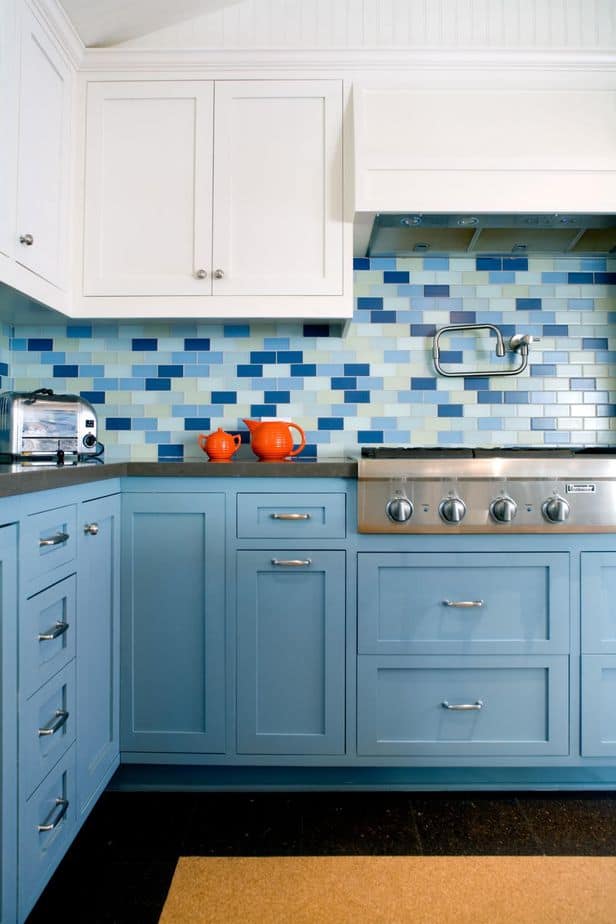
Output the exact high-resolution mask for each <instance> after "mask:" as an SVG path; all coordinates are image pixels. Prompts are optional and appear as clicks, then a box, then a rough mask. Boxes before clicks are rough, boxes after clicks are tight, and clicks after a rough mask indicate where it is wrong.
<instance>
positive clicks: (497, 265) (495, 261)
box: [476, 257, 503, 270]
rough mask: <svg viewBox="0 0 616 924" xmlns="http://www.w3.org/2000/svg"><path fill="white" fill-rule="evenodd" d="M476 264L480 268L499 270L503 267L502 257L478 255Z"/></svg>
mask: <svg viewBox="0 0 616 924" xmlns="http://www.w3.org/2000/svg"><path fill="white" fill-rule="evenodd" d="M476 266H477V269H478V270H499V269H502V268H503V261H502V258H501V257H477V259H476Z"/></svg>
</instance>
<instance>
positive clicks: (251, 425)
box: [242, 418, 260, 433]
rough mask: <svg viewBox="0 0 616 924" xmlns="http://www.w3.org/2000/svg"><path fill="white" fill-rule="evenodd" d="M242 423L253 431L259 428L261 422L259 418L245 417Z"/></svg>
mask: <svg viewBox="0 0 616 924" xmlns="http://www.w3.org/2000/svg"><path fill="white" fill-rule="evenodd" d="M242 423H245V424H246V426H247V427H248V429H249V430H250V432H251V433H252V431H253V430H256V429H257V427H258V426H259V423H260V422H259V421H258V420H246V419H245V418H242Z"/></svg>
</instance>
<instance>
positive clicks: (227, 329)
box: [222, 324, 250, 337]
mask: <svg viewBox="0 0 616 924" xmlns="http://www.w3.org/2000/svg"><path fill="white" fill-rule="evenodd" d="M222 335H223V337H250V325H249V324H223V326H222Z"/></svg>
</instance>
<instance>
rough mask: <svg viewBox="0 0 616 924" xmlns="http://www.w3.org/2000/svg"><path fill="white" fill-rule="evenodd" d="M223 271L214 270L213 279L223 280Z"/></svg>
mask: <svg viewBox="0 0 616 924" xmlns="http://www.w3.org/2000/svg"><path fill="white" fill-rule="evenodd" d="M224 278H225V271H224V270H221V269H217V270H214V279H224Z"/></svg>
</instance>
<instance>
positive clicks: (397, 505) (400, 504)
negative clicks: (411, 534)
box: [385, 497, 413, 523]
mask: <svg viewBox="0 0 616 924" xmlns="http://www.w3.org/2000/svg"><path fill="white" fill-rule="evenodd" d="M385 512H386V514H387V516H388V517H389V519H390V520H393V521H394V523H406V521H407V520H410V519H411V517H412V516H413V505H412V503H411V502H410V500H409V499H408V497H392V498H391V500H389V501H388V502H387V506H386V507H385Z"/></svg>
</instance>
